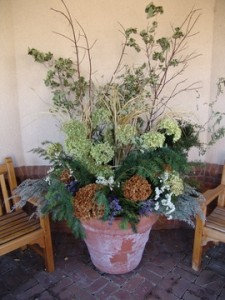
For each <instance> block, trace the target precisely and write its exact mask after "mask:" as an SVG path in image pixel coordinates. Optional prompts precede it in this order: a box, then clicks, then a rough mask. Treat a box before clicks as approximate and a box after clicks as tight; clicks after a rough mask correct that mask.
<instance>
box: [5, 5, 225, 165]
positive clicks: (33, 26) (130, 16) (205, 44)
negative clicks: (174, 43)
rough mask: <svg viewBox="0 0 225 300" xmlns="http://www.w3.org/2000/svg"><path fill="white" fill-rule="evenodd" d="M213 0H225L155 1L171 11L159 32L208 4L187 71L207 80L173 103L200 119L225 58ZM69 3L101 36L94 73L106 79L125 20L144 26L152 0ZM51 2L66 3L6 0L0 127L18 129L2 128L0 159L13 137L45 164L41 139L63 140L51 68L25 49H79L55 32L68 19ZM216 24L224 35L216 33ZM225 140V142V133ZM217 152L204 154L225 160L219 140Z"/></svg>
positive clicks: (20, 153)
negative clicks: (53, 107)
mask: <svg viewBox="0 0 225 300" xmlns="http://www.w3.org/2000/svg"><path fill="white" fill-rule="evenodd" d="M215 2H216V3H217V6H216V8H217V7H218V5H222V4H223V1H222V0H220V1H218V0H217V1H214V0H190V1H186V0H164V1H162V0H161V1H157V2H156V1H155V4H157V5H163V7H164V11H165V13H164V15H163V16H161V17H160V18H159V19H158V21H159V23H160V31H161V33H163V34H164V35H165V36H167V35H168V34H169V32H170V26H171V25H180V24H181V22H182V21H183V20H184V18H185V17H186V15H187V13H188V12H189V11H190V10H191V9H192V8H193V7H195V8H200V9H202V10H201V17H200V19H199V21H198V23H197V25H196V32H199V33H198V35H196V36H193V37H192V38H191V40H190V44H189V49H188V50H189V51H196V52H197V53H199V54H201V56H199V57H198V58H196V59H195V60H194V61H192V62H190V64H189V67H188V69H187V70H186V73H185V75H184V77H183V78H187V80H188V82H194V81H201V84H200V85H201V89H200V90H199V94H197V93H196V92H194V91H193V92H191V93H188V94H183V95H182V96H180V97H179V98H178V99H176V100H175V102H174V105H173V108H174V109H175V110H177V111H178V112H182V111H185V112H188V111H190V112H192V114H193V115H194V116H195V118H196V120H199V119H200V120H201V122H203V123H204V122H205V121H206V120H207V117H208V108H207V105H205V104H204V103H208V102H209V101H210V99H211V96H212V94H211V88H212V87H213V83H212V85H211V76H212V73H211V72H212V70H213V69H212V63H213V64H214V69H215V70H217V67H216V65H220V60H221V59H222V58H221V57H217V60H216V61H215V60H212V53H215V51H218V49H217V43H216V42H215V39H216V40H217V39H219V40H220V41H222V40H224V38H223V31H222V29H221V30H220V33H219V32H217V29H218V26H221V25H220V24H218V25H216V24H217V23H215V25H214V18H215V15H214V6H215ZM66 3H67V4H68V7H69V9H70V12H71V13H72V15H73V16H74V17H76V18H77V19H78V20H79V21H80V23H81V24H82V26H83V27H84V28H85V30H86V33H87V35H88V37H89V40H90V42H94V41H95V40H97V42H96V44H95V46H94V48H93V51H92V57H93V63H94V64H93V68H94V71H95V77H96V79H97V80H99V81H100V80H102V78H101V75H102V74H104V77H105V80H106V79H107V78H108V77H109V76H110V75H111V74H112V72H113V71H114V68H115V64H116V62H117V60H118V57H119V54H120V49H121V48H120V47H121V43H122V36H121V34H120V32H119V29H120V26H119V23H121V24H122V25H123V26H124V27H125V28H127V27H130V26H133V27H138V28H140V29H143V28H144V27H145V25H146V24H147V21H146V18H145V15H144V8H145V6H146V5H147V4H148V3H149V1H146V0H123V1H121V0H85V1H83V0H76V1H72V0H67V1H66ZM51 7H53V8H56V9H62V5H61V3H60V1H59V0H38V1H36V0H17V1H14V0H0V14H1V21H0V22H1V24H2V26H5V24H7V26H5V27H4V28H5V30H4V33H2V32H1V33H0V36H1V38H2V36H3V38H4V42H5V46H4V47H3V49H2V50H1V52H2V54H1V58H0V59H1V62H2V63H1V68H0V78H1V82H0V85H1V86H0V87H2V90H3V93H2V92H1V94H0V101H1V102H0V103H1V104H0V105H1V111H0V117H1V120H2V118H3V119H4V121H7V122H6V124H5V122H4V125H3V126H2V122H1V129H0V133H2V132H3V133H4V132H5V130H8V129H10V128H12V129H13V132H11V134H10V135H11V136H13V139H12V138H10V137H8V135H6V134H3V136H4V140H3V141H4V143H2V140H1V149H0V159H2V158H3V157H4V156H5V155H8V154H10V155H11V154H13V149H12V144H13V145H15V148H14V149H15V151H14V156H15V158H16V162H17V164H19V165H22V164H23V163H24V164H25V165H39V164H44V163H45V162H43V161H42V160H40V159H39V158H38V157H37V156H36V155H34V154H33V153H30V152H29V150H30V149H32V148H34V147H37V146H40V144H41V142H42V141H45V140H53V141H57V140H62V136H61V134H60V133H59V129H58V126H57V123H55V121H53V119H52V118H51V116H50V115H49V114H48V109H49V105H50V99H51V93H50V91H49V90H48V89H47V88H46V87H45V86H44V83H43V78H44V76H45V72H46V70H45V69H44V68H43V67H42V66H41V65H38V64H37V63H34V62H33V60H32V58H31V57H30V56H28V55H27V49H28V47H31V48H32V47H34V48H37V49H39V50H41V51H52V52H54V53H55V54H56V55H59V56H60V55H63V56H69V57H72V56H73V51H72V48H71V45H70V43H69V42H68V41H66V40H64V39H63V38H62V37H60V36H58V35H55V34H54V33H53V31H56V32H61V33H63V34H67V33H68V25H67V23H66V22H65V20H64V19H63V18H62V16H60V15H59V14H56V13H54V12H53V11H51V10H50V8H51ZM4 11H5V13H4ZM223 11H224V10H223ZM218 13H219V14H222V12H221V11H220V12H218V10H215V14H216V17H217V14H218ZM215 19H216V18H215ZM223 26H224V25H223ZM213 30H214V31H216V32H217V35H218V36H217V35H214V37H213ZM6 37H7V38H6ZM222 46H223V45H222V43H221V47H222ZM216 49H217V50H216ZM130 54H131V58H130V62H132V63H137V56H135V54H132V53H130ZM5 57H8V60H9V63H6V61H5ZM223 57H224V56H223ZM84 71H85V66H84ZM6 74H8V75H7V76H6ZM214 74H215V72H214ZM216 75H217V74H215V75H214V76H215V77H216ZM6 94H7V97H6ZM9 99H10V101H9ZM196 99H197V105H196ZM2 107H4V110H3V109H2ZM8 115H13V118H11V119H10V122H9V120H8V118H7V117H6V116H8ZM5 128H7V129H5ZM11 131H12V130H11ZM1 136H2V134H1ZM203 139H207V135H206V134H204V135H203ZM222 143H223V144H224V140H223V142H222ZM2 144H3V146H2ZM22 146H23V147H22ZM223 152H224V151H223ZM213 153H214V154H213V156H212V155H211V156H206V159H213V162H218V163H223V161H222V160H223V159H222V154H221V147H220V148H219V149H218V148H217V147H214V150H213ZM217 153H220V154H219V155H217ZM23 158H24V161H23ZM190 158H197V153H195V152H193V153H191V155H190ZM217 158H218V159H217Z"/></svg>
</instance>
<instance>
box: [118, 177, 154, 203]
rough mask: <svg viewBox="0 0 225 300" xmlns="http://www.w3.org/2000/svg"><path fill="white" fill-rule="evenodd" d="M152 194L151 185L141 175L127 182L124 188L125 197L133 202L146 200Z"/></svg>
mask: <svg viewBox="0 0 225 300" xmlns="http://www.w3.org/2000/svg"><path fill="white" fill-rule="evenodd" d="M151 193H152V188H151V185H150V184H149V182H148V181H147V180H146V179H145V178H143V177H141V176H139V175H134V176H132V177H131V178H130V179H129V180H127V181H125V183H124V186H123V194H124V196H125V197H126V198H127V199H129V200H132V201H143V200H146V199H147V198H148V197H149V196H150V195H151Z"/></svg>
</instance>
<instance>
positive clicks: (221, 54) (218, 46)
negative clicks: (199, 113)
mask: <svg viewBox="0 0 225 300" xmlns="http://www.w3.org/2000/svg"><path fill="white" fill-rule="evenodd" d="M224 17H225V1H224V0H217V1H216V5H215V18H214V36H213V53H212V67H211V93H210V100H211V101H214V100H215V99H216V93H217V82H218V78H220V77H225V22H224ZM216 109H217V110H218V111H221V112H225V89H224V92H223V94H221V95H220V97H219V98H218V103H217V104H216ZM221 125H223V126H225V115H224V117H223V119H222V121H221ZM206 160H207V161H209V162H219V163H221V164H222V163H224V161H225V138H223V139H222V140H220V141H219V142H218V143H217V144H216V145H215V146H213V147H211V148H210V150H209V151H208V153H207V156H206Z"/></svg>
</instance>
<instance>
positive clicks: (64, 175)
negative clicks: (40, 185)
mask: <svg viewBox="0 0 225 300" xmlns="http://www.w3.org/2000/svg"><path fill="white" fill-rule="evenodd" d="M70 179H71V175H70V171H69V170H68V169H65V170H63V171H62V173H61V174H60V177H59V180H60V181H62V182H63V183H69V182H70Z"/></svg>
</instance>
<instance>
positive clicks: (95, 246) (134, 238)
mask: <svg viewBox="0 0 225 300" xmlns="http://www.w3.org/2000/svg"><path fill="white" fill-rule="evenodd" d="M157 219H158V216H157V215H155V214H152V215H150V216H149V217H142V218H141V220H140V222H139V224H138V225H137V233H134V231H133V230H132V229H131V227H130V226H129V228H128V229H125V230H124V229H121V228H120V227H119V224H120V222H121V220H120V219H119V218H118V219H115V220H114V221H113V222H112V224H110V223H109V221H106V222H103V221H100V220H97V219H91V220H89V221H85V222H82V225H83V226H84V228H85V232H86V238H85V243H86V245H87V247H88V250H89V253H90V256H91V260H92V262H93V264H94V265H95V266H96V267H97V268H98V269H99V270H101V271H103V272H105V273H109V274H124V273H128V272H130V271H132V270H133V269H135V268H136V267H137V266H138V264H139V263H140V261H141V258H142V255H143V251H144V248H145V245H146V243H147V241H148V238H149V233H150V230H151V227H152V225H153V224H154V223H155V222H156V221H157Z"/></svg>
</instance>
